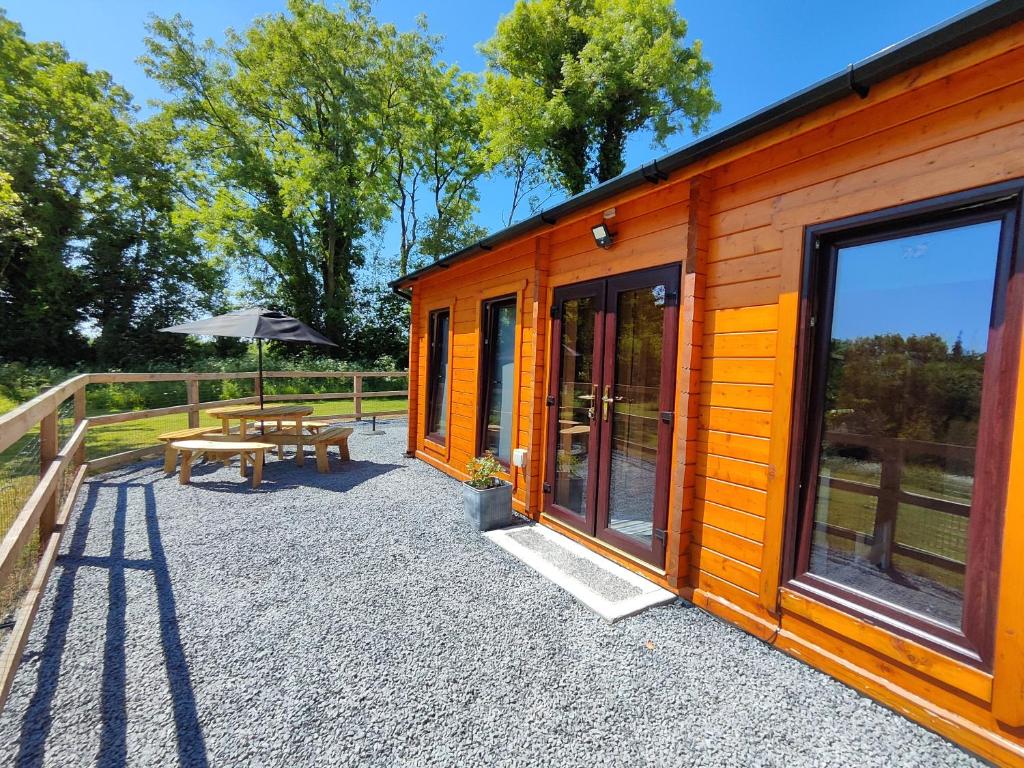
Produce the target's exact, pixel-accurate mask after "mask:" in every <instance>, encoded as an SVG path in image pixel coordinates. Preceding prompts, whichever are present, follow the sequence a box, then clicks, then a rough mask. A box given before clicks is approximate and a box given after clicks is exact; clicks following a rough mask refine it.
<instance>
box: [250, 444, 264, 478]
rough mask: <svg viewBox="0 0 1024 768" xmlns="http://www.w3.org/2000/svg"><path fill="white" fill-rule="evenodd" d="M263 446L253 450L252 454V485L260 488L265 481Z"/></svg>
mask: <svg viewBox="0 0 1024 768" xmlns="http://www.w3.org/2000/svg"><path fill="white" fill-rule="evenodd" d="M263 452H264V449H263V448H258V449H257V450H255V451H253V455H252V487H253V488H259V487H260V483H262V482H263Z"/></svg>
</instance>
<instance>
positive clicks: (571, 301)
mask: <svg viewBox="0 0 1024 768" xmlns="http://www.w3.org/2000/svg"><path fill="white" fill-rule="evenodd" d="M604 291H605V286H604V282H603V281H598V282H593V283H581V284H579V285H573V286H569V287H568V288H559V289H557V290H556V291H555V302H554V312H553V313H552V314H553V320H552V334H551V338H552V339H557V340H558V344H557V346H556V347H554V349H553V351H552V372H551V390H550V393H549V397H548V403H549V405H551V406H552V408H551V411H552V419H551V422H552V423H551V425H550V427H549V431H548V472H547V476H548V478H550V480H549V483H548V484H549V486H550V487H551V495H550V497H549V499H550V503H549V505H548V509H547V511H548V514H551V515H553V516H554V517H557V518H559V519H561V520H562V521H564V522H567V523H569V524H570V525H572V526H574V527H576V528H579V529H580V530H581V531H583V532H585V533H589V534H591V535H593V532H594V524H595V521H596V519H597V518H596V515H595V513H596V504H595V502H596V498H597V496H596V493H597V485H596V480H597V471H596V470H597V453H598V452H597V446H598V443H597V438H598V432H597V414H598V392H599V391H600V386H601V378H600V377H601V363H600V361H601V359H602V354H603V347H604V338H603V337H602V335H601V333H599V332H598V331H599V330H600V329H601V327H602V325H601V318H602V317H603V313H604Z"/></svg>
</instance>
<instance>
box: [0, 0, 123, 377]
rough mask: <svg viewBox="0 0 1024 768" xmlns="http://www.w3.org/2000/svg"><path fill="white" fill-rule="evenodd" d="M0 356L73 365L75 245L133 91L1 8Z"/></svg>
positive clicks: (78, 336) (77, 339)
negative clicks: (33, 36) (41, 38)
mask: <svg viewBox="0 0 1024 768" xmlns="http://www.w3.org/2000/svg"><path fill="white" fill-rule="evenodd" d="M0 78H2V80H3V83H4V97H3V98H2V99H0V167H2V168H3V169H4V171H3V174H2V175H0V324H2V325H3V328H4V334H3V336H2V338H0V356H2V357H3V358H4V359H9V360H10V359H13V360H44V361H47V362H52V363H57V364H62V365H68V364H74V363H76V362H78V361H79V360H82V359H84V358H86V357H87V356H88V354H89V353H88V349H87V347H86V340H85V337H84V336H83V335H82V333H81V330H80V327H79V326H80V323H81V322H82V321H83V319H84V315H83V313H82V304H83V284H82V281H81V279H80V277H79V274H78V271H77V269H76V266H75V262H76V259H77V258H78V256H79V253H78V246H79V241H78V240H77V238H78V235H79V234H80V232H81V227H82V224H83V222H84V221H85V220H86V219H87V217H88V216H89V215H90V212H91V210H92V203H93V201H94V199H95V196H96V194H97V193H98V191H99V190H100V189H102V188H103V187H104V186H105V185H106V184H108V183H109V182H110V175H109V172H108V168H109V160H110V158H111V156H112V155H113V154H114V153H116V152H118V151H120V149H121V147H122V146H123V140H124V136H125V127H126V120H127V117H128V114H129V101H130V97H129V96H128V94H127V93H126V92H125V91H124V90H123V89H121V88H119V87H118V86H116V85H114V84H113V83H112V82H111V81H110V78H109V77H108V76H107V75H106V74H105V73H103V72H89V71H88V70H87V69H86V67H85V66H84V65H82V64H80V63H78V62H73V61H70V60H69V58H68V55H67V52H66V51H65V50H64V49H63V47H61V46H60V45H57V44H54V43H30V42H28V41H27V40H26V39H25V36H24V33H23V32H22V29H21V27H20V26H19V25H17V24H15V23H14V22H12V21H10V20H8V19H7V18H6V16H4V15H3V14H2V12H0Z"/></svg>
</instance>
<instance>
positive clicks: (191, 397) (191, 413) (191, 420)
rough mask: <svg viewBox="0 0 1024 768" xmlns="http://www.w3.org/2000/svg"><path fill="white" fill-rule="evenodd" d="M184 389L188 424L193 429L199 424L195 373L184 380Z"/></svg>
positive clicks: (197, 384) (197, 388) (197, 390)
mask: <svg viewBox="0 0 1024 768" xmlns="http://www.w3.org/2000/svg"><path fill="white" fill-rule="evenodd" d="M185 389H186V391H187V392H188V405H189V409H188V426H189V429H195V428H196V427H198V426H199V378H198V377H197V376H196V375H195V374H193V375H192V377H190V378H189V379H188V380H186V382H185Z"/></svg>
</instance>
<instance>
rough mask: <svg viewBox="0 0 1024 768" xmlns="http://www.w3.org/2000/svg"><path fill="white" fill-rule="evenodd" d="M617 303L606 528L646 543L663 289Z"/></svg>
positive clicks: (634, 293)
mask: <svg viewBox="0 0 1024 768" xmlns="http://www.w3.org/2000/svg"><path fill="white" fill-rule="evenodd" d="M616 304H617V310H616V346H615V383H614V385H613V386H612V387H611V390H610V394H611V397H612V398H613V401H614V402H613V403H611V404H609V407H610V409H611V429H612V434H611V466H610V478H609V481H610V488H609V494H608V527H609V528H611V529H612V530H615V531H617V532H619V533H622V534H625V535H627V536H631V537H634V538H636V539H638V540H641V541H644V542H649V541H650V539H651V535H652V533H653V523H654V491H655V486H656V483H655V469H656V467H657V461H658V420H659V415H660V414H659V411H658V403H659V396H660V394H661V358H662V333H663V325H664V315H665V286H664V285H658V286H654V287H651V288H640V289H636V290H629V291H622V292H621V293H619V294H618V298H617V302H616Z"/></svg>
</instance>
